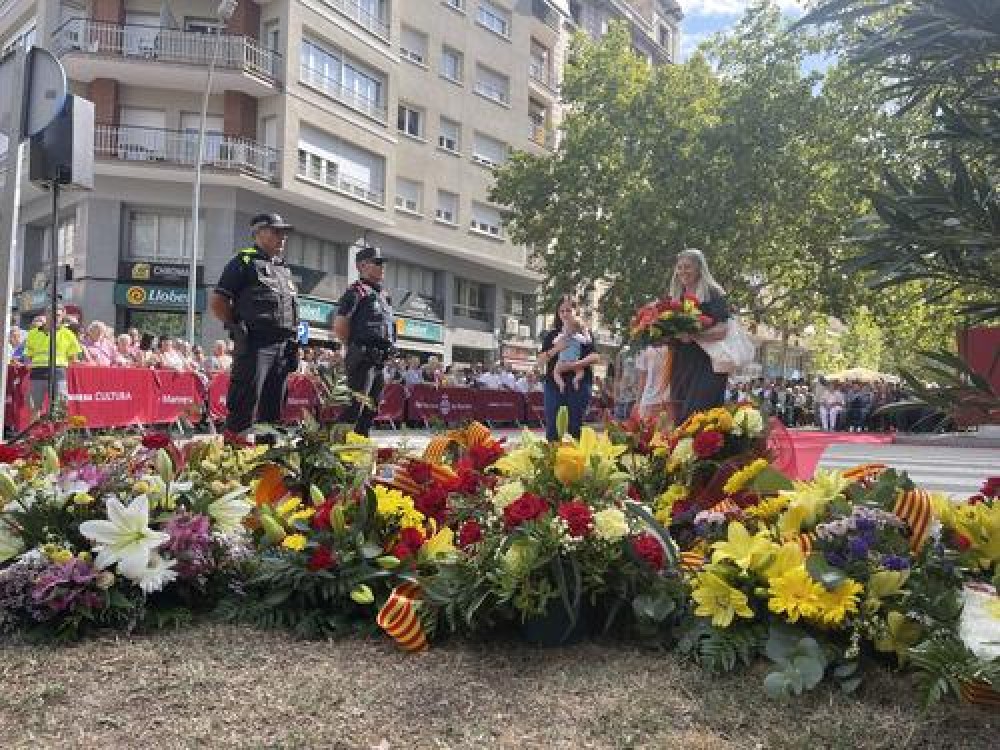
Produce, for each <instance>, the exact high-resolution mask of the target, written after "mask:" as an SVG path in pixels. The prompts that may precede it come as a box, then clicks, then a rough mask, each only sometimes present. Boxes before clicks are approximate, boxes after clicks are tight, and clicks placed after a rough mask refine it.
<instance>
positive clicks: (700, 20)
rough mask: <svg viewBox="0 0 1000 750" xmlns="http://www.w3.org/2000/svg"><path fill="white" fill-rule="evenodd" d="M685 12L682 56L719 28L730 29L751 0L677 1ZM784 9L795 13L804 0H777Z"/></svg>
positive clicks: (686, 55)
mask: <svg viewBox="0 0 1000 750" xmlns="http://www.w3.org/2000/svg"><path fill="white" fill-rule="evenodd" d="M678 1H679V2H680V5H681V9H682V10H683V11H684V20H683V21H681V59H682V60H686V59H687V58H688V56H689V55H690V54H691V52H692V51H693V50H694V49H695V48H696V47H697V46H698V45H699V44H700V43H701V42H702V41H703V40H704V39H706V38H707V37H709V36H711V35H712V34H714V33H715V32H717V31H723V30H725V29H728V28H731V27H732V26H734V25H735V24H736V22H737V21H738V20H739V19H740V16H742V15H743V11H744V10H746V7H747V6H748V5H749V4H750V2H751V0H678ZM775 2H776V3H777V4H778V5H779V6H780V7H781V9H782V10H783V11H784V12H785V13H787V14H789V15H792V16H796V15H799V14H800V13H801V11H802V6H803V4H804V3H803V2H802V0H775Z"/></svg>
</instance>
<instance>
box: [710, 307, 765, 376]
mask: <svg viewBox="0 0 1000 750" xmlns="http://www.w3.org/2000/svg"><path fill="white" fill-rule="evenodd" d="M698 346H700V347H701V348H702V351H704V352H705V354H707V355H708V356H709V359H711V360H712V371H713V372H716V373H720V374H723V373H724V374H727V375H728V374H732V373H734V372H736V371H737V370H738V369H740V368H741V367H745V366H746V365H748V364H750V363H751V362H753V361H754V357H756V356H757V345H756V344H755V343H754V342H753V339H752V338H750V334H749V333H747V329H746V328H745V327H744V326H743V324H742V323H741V322H740V321H739V320H738V319H737V318H735V317H731V318H730V319H729V320H728V321H727V323H726V337H725V338H724V339H720V340H719V341H698Z"/></svg>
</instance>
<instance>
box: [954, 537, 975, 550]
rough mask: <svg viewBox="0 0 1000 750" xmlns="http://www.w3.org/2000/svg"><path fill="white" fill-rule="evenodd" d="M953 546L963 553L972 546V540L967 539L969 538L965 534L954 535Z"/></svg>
mask: <svg viewBox="0 0 1000 750" xmlns="http://www.w3.org/2000/svg"><path fill="white" fill-rule="evenodd" d="M955 546H956V547H958V549H959V550H961V551H962V552H965V551H966V550H967V549H969V547H971V546H972V540H971V539H969V537H967V536H966V535H965V534H956V535H955Z"/></svg>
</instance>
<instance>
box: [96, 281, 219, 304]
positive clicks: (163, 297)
mask: <svg viewBox="0 0 1000 750" xmlns="http://www.w3.org/2000/svg"><path fill="white" fill-rule="evenodd" d="M115 304H116V305H123V306H125V307H132V308H139V309H144V310H186V309H187V306H188V290H187V289H186V288H183V287H171V286H154V285H153V284H121V283H119V284H115ZM195 309H197V310H204V309H205V290H204V289H199V290H198V295H197V297H195Z"/></svg>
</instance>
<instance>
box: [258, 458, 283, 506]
mask: <svg viewBox="0 0 1000 750" xmlns="http://www.w3.org/2000/svg"><path fill="white" fill-rule="evenodd" d="M287 494H288V487H287V486H286V485H285V475H284V473H282V471H281V467H280V466H278V465H277V464H268V465H267V466H265V467H264V470H263V471H262V472H261V474H260V480H259V481H258V482H257V489H256V491H255V492H254V495H253V497H254V501H255V502H256V503H257V505H274V504H275V503H276V502H277V501H278V500H280V499H281V498H283V497H285V495H287Z"/></svg>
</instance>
